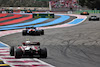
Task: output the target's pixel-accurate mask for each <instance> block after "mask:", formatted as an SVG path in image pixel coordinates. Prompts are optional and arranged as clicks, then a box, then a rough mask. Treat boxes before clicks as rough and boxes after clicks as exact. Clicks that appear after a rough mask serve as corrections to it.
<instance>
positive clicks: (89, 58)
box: [0, 14, 100, 67]
mask: <svg viewBox="0 0 100 67" xmlns="http://www.w3.org/2000/svg"><path fill="white" fill-rule="evenodd" d="M91 15H93V14H91ZM95 15H97V16H99V17H100V14H95ZM88 17H90V15H89V16H88ZM26 39H30V40H31V41H38V42H40V43H41V47H46V48H47V49H48V57H47V59H40V60H42V61H45V62H47V63H49V64H51V65H53V66H56V67H100V21H88V18H87V20H86V21H85V22H83V23H81V24H79V25H76V26H72V27H66V28H57V29H47V30H45V35H43V36H22V33H16V34H12V35H8V36H3V37H0V41H2V42H4V43H6V44H8V45H10V46H12V45H18V44H21V43H22V42H24V41H25V40H26Z"/></svg>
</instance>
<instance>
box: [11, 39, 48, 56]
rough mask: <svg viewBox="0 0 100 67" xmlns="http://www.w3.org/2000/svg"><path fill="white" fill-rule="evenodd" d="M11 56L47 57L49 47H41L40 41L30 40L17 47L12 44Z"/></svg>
mask: <svg viewBox="0 0 100 67" xmlns="http://www.w3.org/2000/svg"><path fill="white" fill-rule="evenodd" d="M10 56H15V58H23V57H24V58H27V57H32V58H33V57H35V58H46V57H47V49H46V48H40V43H39V42H32V43H31V42H30V41H26V42H25V43H23V45H19V46H17V47H15V46H11V48H10Z"/></svg>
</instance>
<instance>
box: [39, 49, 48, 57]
mask: <svg viewBox="0 0 100 67" xmlns="http://www.w3.org/2000/svg"><path fill="white" fill-rule="evenodd" d="M40 57H41V58H47V49H46V48H43V49H41V51H40Z"/></svg>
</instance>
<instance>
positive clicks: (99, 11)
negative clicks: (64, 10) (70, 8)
mask: <svg viewBox="0 0 100 67" xmlns="http://www.w3.org/2000/svg"><path fill="white" fill-rule="evenodd" d="M84 11H86V12H89V13H100V10H82V11H75V13H77V14H79V13H82V12H84Z"/></svg>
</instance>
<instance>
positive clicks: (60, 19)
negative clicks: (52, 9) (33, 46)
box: [0, 15, 70, 30]
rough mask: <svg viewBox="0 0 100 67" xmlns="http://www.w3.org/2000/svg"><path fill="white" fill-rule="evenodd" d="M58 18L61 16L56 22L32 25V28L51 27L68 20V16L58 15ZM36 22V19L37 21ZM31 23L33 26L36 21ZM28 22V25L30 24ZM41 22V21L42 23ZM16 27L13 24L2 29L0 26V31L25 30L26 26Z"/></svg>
mask: <svg viewBox="0 0 100 67" xmlns="http://www.w3.org/2000/svg"><path fill="white" fill-rule="evenodd" d="M59 16H61V17H60V18H58V19H56V20H54V21H51V22H48V23H44V24H38V25H34V27H40V26H47V25H53V24H58V23H61V22H63V21H65V20H67V19H69V18H70V17H69V16H65V15H59ZM44 19H46V18H44ZM37 20H38V19H37ZM39 21H41V20H40V19H39V20H38V21H37V22H39ZM31 22H32V24H34V23H33V22H35V23H36V21H35V20H34V21H31ZM31 22H30V23H31ZM42 22H43V21H42ZM26 24H27V25H28V22H27V23H26ZM19 25H20V24H18V26H19ZM21 25H24V23H23V24H21ZM16 26H17V24H15V25H14V26H11V25H10V26H9V25H8V26H5V27H8V28H4V26H1V28H2V29H0V30H11V29H21V28H26V27H27V26H23V27H16Z"/></svg>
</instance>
